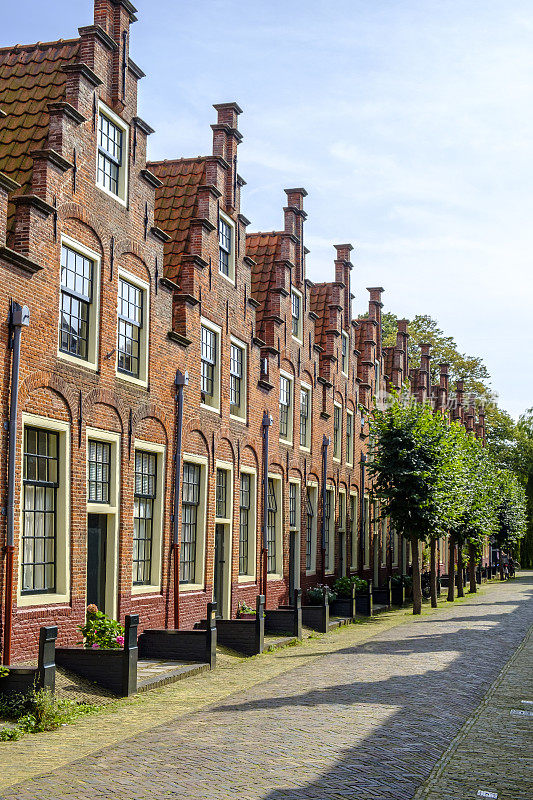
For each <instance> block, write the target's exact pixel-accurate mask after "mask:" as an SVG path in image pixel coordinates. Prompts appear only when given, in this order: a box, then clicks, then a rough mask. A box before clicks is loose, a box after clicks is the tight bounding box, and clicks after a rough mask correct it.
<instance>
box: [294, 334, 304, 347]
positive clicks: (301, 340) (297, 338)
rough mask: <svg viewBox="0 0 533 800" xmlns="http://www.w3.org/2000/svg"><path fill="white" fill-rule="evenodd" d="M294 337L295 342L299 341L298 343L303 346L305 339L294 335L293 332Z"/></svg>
mask: <svg viewBox="0 0 533 800" xmlns="http://www.w3.org/2000/svg"><path fill="white" fill-rule="evenodd" d="M292 338H293V339H294V341H295V342H298V344H299V345H300V346H301V347H303V339H300V337H299V336H295V335H294V333H293V334H292Z"/></svg>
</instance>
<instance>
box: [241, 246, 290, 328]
mask: <svg viewBox="0 0 533 800" xmlns="http://www.w3.org/2000/svg"><path fill="white" fill-rule="evenodd" d="M281 236H282V234H281V232H279V231H272V232H271V233H249V234H247V236H246V255H247V256H248V257H249V258H251V259H253V260H254V262H255V264H254V266H253V267H252V297H253V298H254V300H256V301H257V302H258V303H259V306H258V307H257V310H256V320H257V324H258V327H259V328H261V327H262V325H263V322H264V319H265V317H266V316H267V315H268V314H269V312H270V302H269V300H270V297H271V291H272V289H273V288H274V286H275V285H276V268H275V264H276V262H277V261H279V260H280V259H281Z"/></svg>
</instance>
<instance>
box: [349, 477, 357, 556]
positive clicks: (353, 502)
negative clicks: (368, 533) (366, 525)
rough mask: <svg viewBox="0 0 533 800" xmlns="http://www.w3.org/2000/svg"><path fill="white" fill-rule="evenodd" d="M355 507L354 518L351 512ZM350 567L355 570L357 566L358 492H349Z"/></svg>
mask: <svg viewBox="0 0 533 800" xmlns="http://www.w3.org/2000/svg"><path fill="white" fill-rule="evenodd" d="M352 508H355V519H354V515H353V514H352ZM350 555H351V559H350V561H351V563H350V569H351V570H352V571H356V570H357V569H358V567H359V492H358V491H357V490H355V491H351V492H350Z"/></svg>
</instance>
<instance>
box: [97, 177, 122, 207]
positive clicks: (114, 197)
mask: <svg viewBox="0 0 533 800" xmlns="http://www.w3.org/2000/svg"><path fill="white" fill-rule="evenodd" d="M96 188H97V189H100V191H101V192H103V193H104V194H106V195H107V196H108V197H112V198H113V200H116V201H117V203H120V205H121V206H124V208H126V207H127V205H128V203H127V200H125V199H124V198H123V197H121V196H120V195H118V194H114V193H113V192H110V191H109V189H107V188H106V187H105V186H102V184H101V183H97V184H96Z"/></svg>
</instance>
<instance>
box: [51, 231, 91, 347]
mask: <svg viewBox="0 0 533 800" xmlns="http://www.w3.org/2000/svg"><path fill="white" fill-rule="evenodd" d="M93 269H94V262H93V261H91V259H89V258H86V257H85V256H84V255H82V254H81V253H78V252H76V251H75V250H72V249H71V248H70V247H66V246H65V245H63V246H62V247H61V329H60V335H59V349H60V350H61V351H62V352H64V353H68V354H69V355H71V356H76V357H77V358H80V359H83V360H85V361H86V360H87V359H88V357H89V326H90V321H89V311H90V306H91V303H92V299H93Z"/></svg>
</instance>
